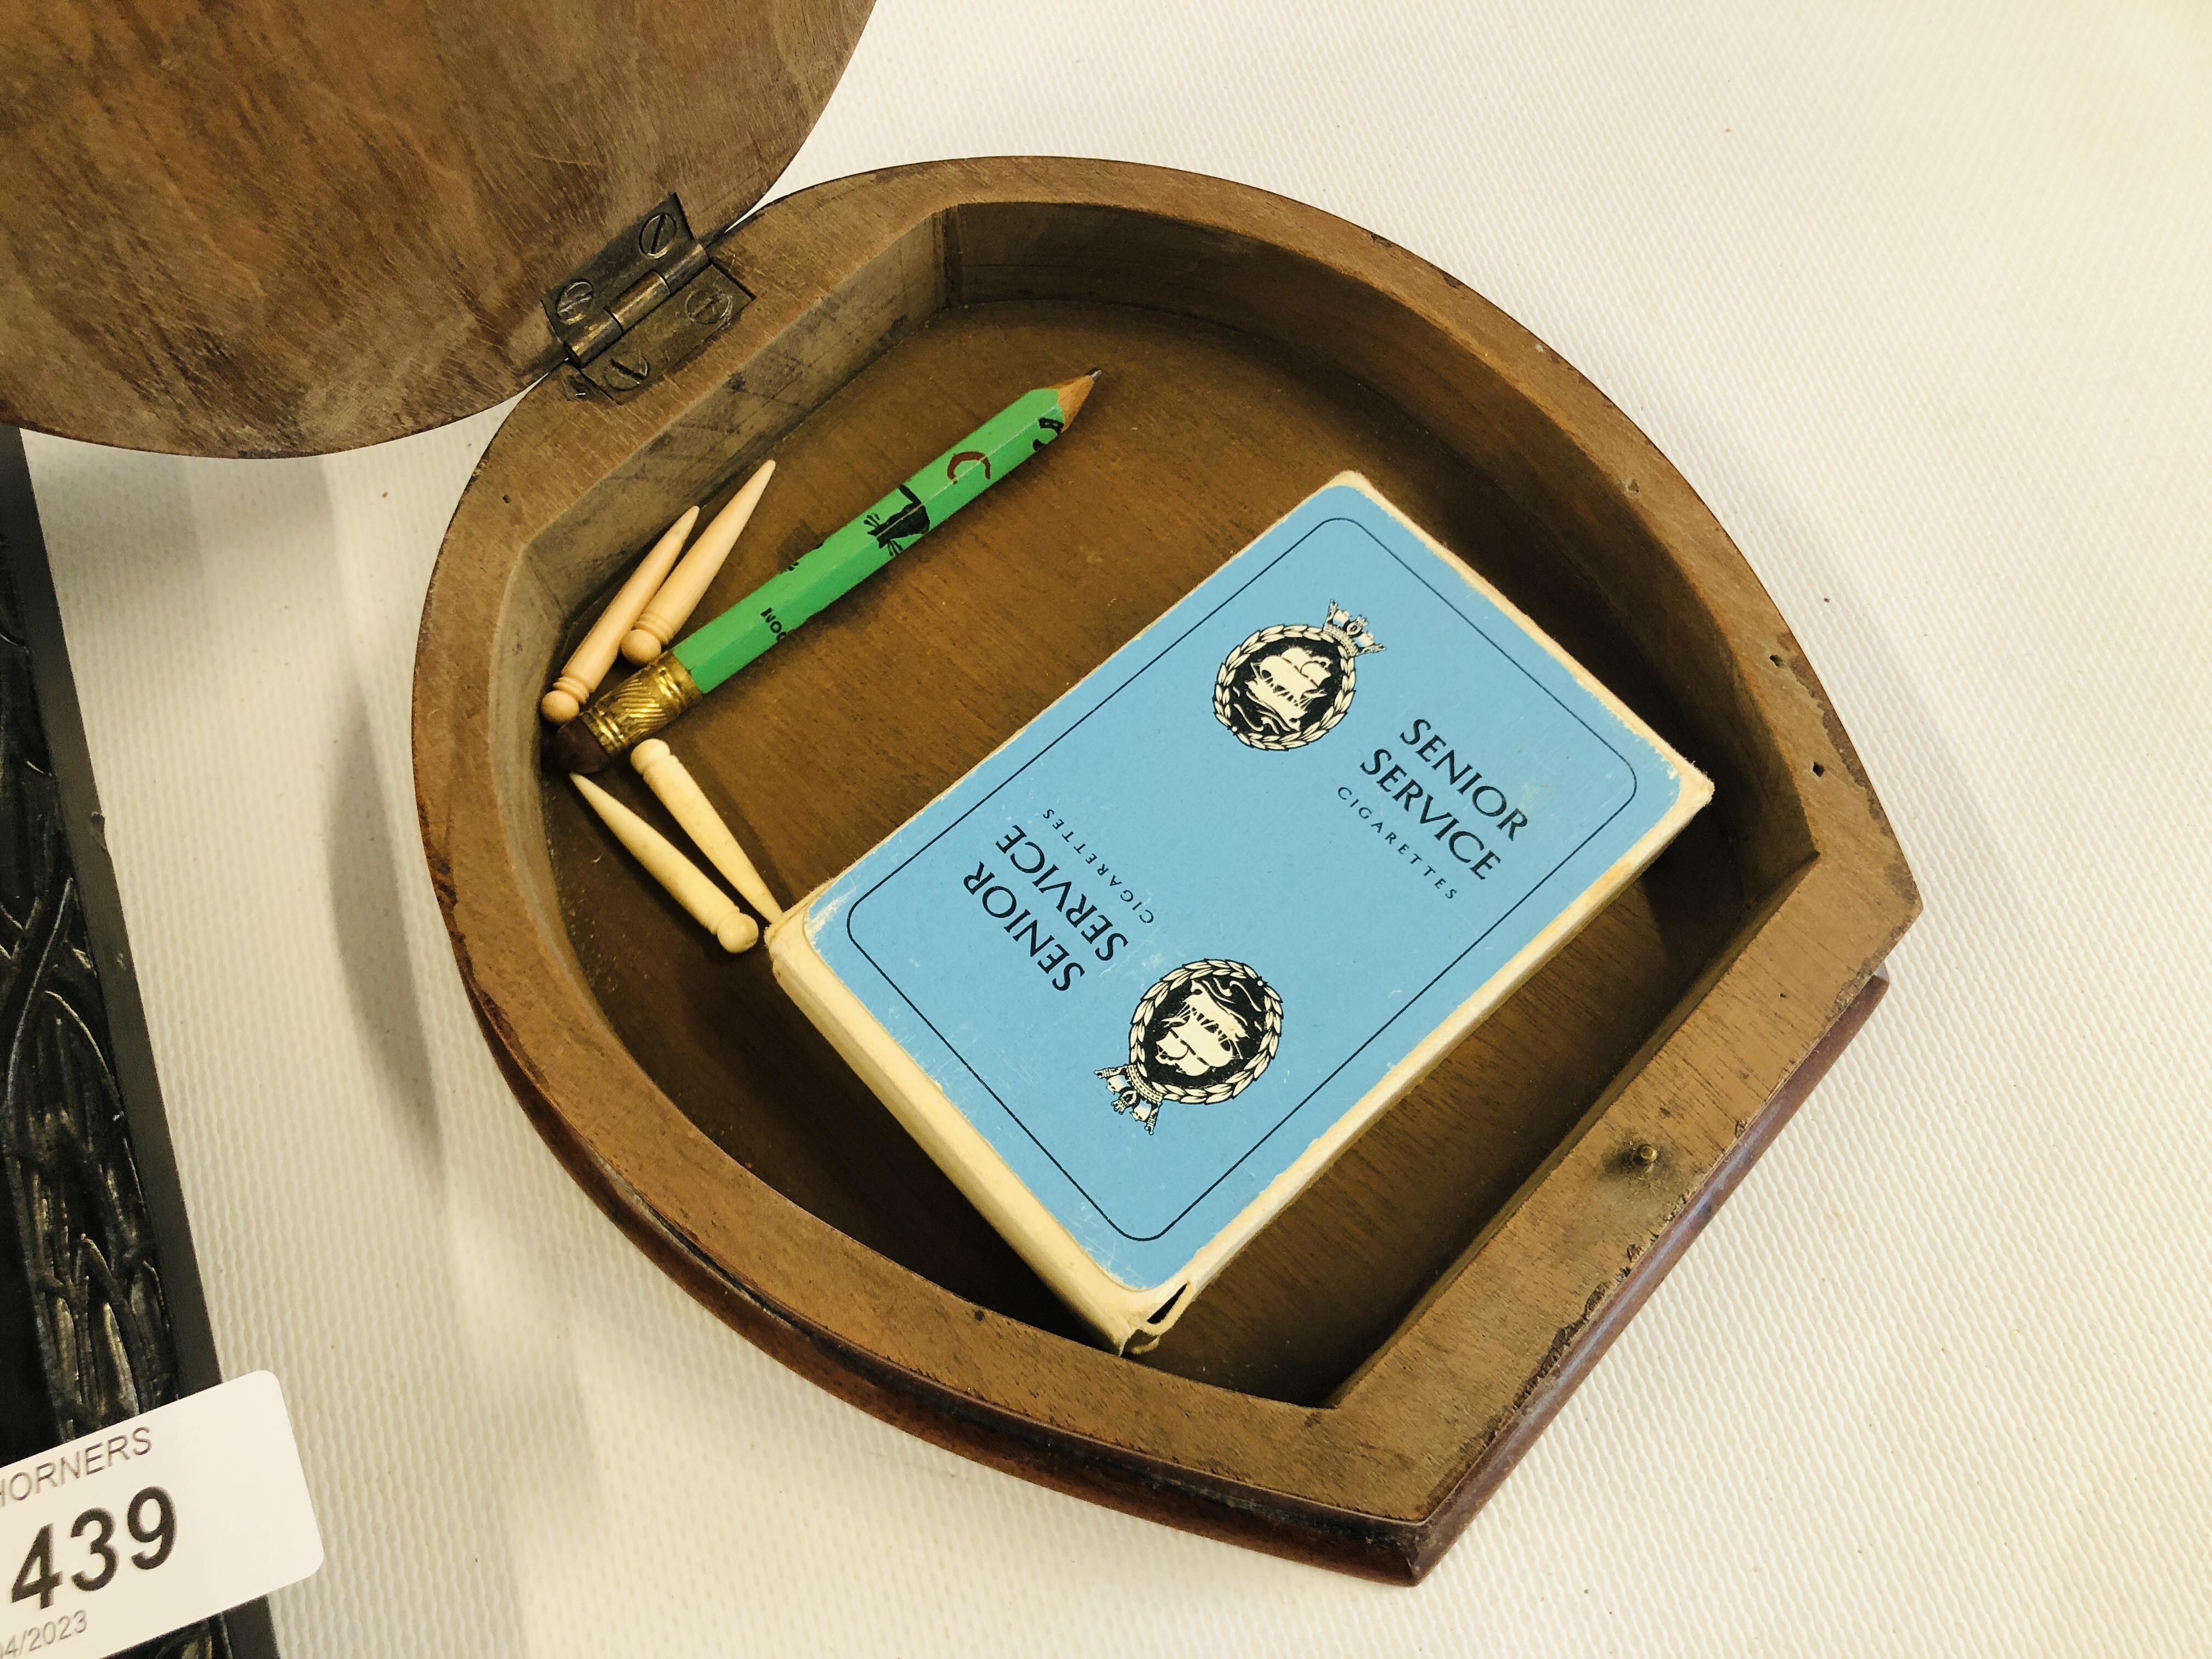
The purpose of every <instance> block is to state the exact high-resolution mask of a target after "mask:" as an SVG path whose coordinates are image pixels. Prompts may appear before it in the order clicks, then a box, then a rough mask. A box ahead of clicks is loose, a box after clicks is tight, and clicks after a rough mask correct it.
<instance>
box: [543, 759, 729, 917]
mask: <svg viewBox="0 0 2212 1659" xmlns="http://www.w3.org/2000/svg"><path fill="white" fill-rule="evenodd" d="M568 781H570V782H572V783H574V785H575V786H576V787H577V788H578V789H580V790H581V791H582V792H583V795H584V799H586V800H587V801H589V802H590V803H591V805H592V811H594V812H597V813H598V814H599V817H600V819H601V821H602V822H603V823H605V825H606V826H607V828H608V829H611V830H613V831H614V832H615V839H616V840H617V841H618V842H621V843H622V844H623V846H624V847H627V848H629V851H630V854H631V856H632V857H634V858H635V859H636V860H637V861H638V862H639V863H640V864H641V865H643V866H645V868H646V873H647V874H648V875H650V876H651V877H652V878H653V879H654V880H655V881H657V882H659V884H661V885H662V886H663V887H665V888H666V889H667V890H668V895H669V896H670V897H671V898H672V899H674V900H675V901H676V902H678V904H680V905H682V906H683V907H684V908H685V909H686V910H689V911H690V913H691V918H692V920H693V921H696V922H697V923H698V924H699V925H700V926H701V927H704V928H705V929H706V930H707V931H708V933H712V934H713V935H714V940H715V943H717V944H718V945H720V946H721V947H722V948H723V949H724V950H725V951H728V952H729V953H730V954H731V955H732V956H735V955H736V954H737V953H738V952H739V951H750V950H751V949H752V947H753V944H754V941H756V940H757V939H759V938H760V924H759V923H758V922H757V921H754V920H753V919H752V918H751V917H750V916H749V915H746V914H745V913H744V911H743V910H740V909H739V908H738V902H737V901H736V900H735V899H733V898H732V897H731V896H729V895H728V894H727V893H726V892H724V891H723V890H721V889H720V888H719V887H717V886H715V885H714V883H713V882H712V881H710V880H708V878H707V872H705V871H703V870H702V869H701V868H700V867H699V866H697V865H696V864H694V863H692V862H691V860H690V859H687V858H685V857H684V854H681V853H679V852H678V851H677V850H676V848H675V845H674V843H672V842H670V841H669V839H668V838H667V837H666V836H664V835H662V834H661V833H660V832H659V830H658V829H654V828H653V826H652V825H651V824H649V823H647V822H646V821H645V820H644V819H643V818H641V817H638V815H637V814H636V813H635V812H633V811H630V810H629V807H627V806H624V805H623V804H622V803H621V802H620V801H618V800H617V799H615V798H614V797H613V796H612V795H610V794H609V793H607V792H606V791H605V790H604V789H602V788H600V787H599V785H598V784H596V783H593V782H592V781H591V780H590V779H589V778H587V777H584V776H582V775H580V774H578V773H574V772H571V773H570V774H568Z"/></svg>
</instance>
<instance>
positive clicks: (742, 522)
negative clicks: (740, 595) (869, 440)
mask: <svg viewBox="0 0 2212 1659" xmlns="http://www.w3.org/2000/svg"><path fill="white" fill-rule="evenodd" d="M774 471H775V462H774V461H763V462H762V463H761V464H760V465H759V466H758V467H757V468H756V469H754V471H753V476H752V477H750V478H748V479H746V480H745V482H744V486H743V487H742V488H741V489H738V493H737V494H736V495H732V496H731V497H730V500H729V504H728V505H727V506H726V507H723V509H722V510H721V511H720V513H716V514H715V515H714V518H713V519H712V520H709V521H708V525H707V527H706V528H705V529H704V530H702V531H701V532H699V539H698V540H697V541H696V542H694V543H692V544H691V550H690V552H689V553H687V554H685V555H684V562H683V563H682V564H679V565H678V566H677V567H676V568H675V570H674V571H673V572H671V574H670V575H669V578H668V580H666V581H665V582H663V583H662V584H661V585H660V591H659V592H657V593H655V594H654V595H653V599H652V600H651V602H650V603H648V604H647V605H646V607H645V609H644V610H643V611H640V612H639V613H638V617H637V620H636V621H635V623H632V624H631V625H630V630H629V635H627V636H626V637H625V638H624V639H623V642H622V653H623V656H625V657H627V658H629V659H630V660H631V661H632V662H634V663H640V664H643V663H648V662H651V661H652V660H653V659H654V658H655V657H657V656H659V654H660V653H662V652H664V651H665V650H666V649H667V648H668V642H669V641H671V640H672V639H674V638H675V637H676V630H677V629H679V628H681V627H683V626H684V623H686V622H688V621H690V617H691V613H692V611H695V610H696V609H697V608H698V605H699V601H700V599H702V597H703V596H704V595H705V593H706V592H707V589H708V587H709V586H711V585H712V584H713V582H714V578H715V576H716V575H718V574H720V571H721V568H722V561H723V560H725V559H726V558H728V557H729V556H730V550H731V549H732V548H733V547H735V546H736V545H737V544H738V537H739V536H741V535H743V534H744V528H745V526H746V524H747V523H748V522H749V521H750V520H751V518H752V516H753V508H755V507H758V506H759V505H760V498H761V491H763V489H767V488H768V480H769V474H770V473H772V472H774Z"/></svg>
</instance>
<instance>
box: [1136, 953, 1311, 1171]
mask: <svg viewBox="0 0 2212 1659" xmlns="http://www.w3.org/2000/svg"><path fill="white" fill-rule="evenodd" d="M1282 1040H1283V999H1282V998H1281V997H1280V996H1279V995H1278V994H1276V991H1275V987H1273V986H1272V985H1270V984H1268V983H1267V981H1266V980H1264V979H1262V978H1261V977H1260V975H1259V972H1258V970H1257V969H1253V968H1250V967H1249V966H1247V965H1246V964H1245V963H1241V962H1231V961H1228V960H1226V959H1225V958H1219V957H1209V958H1207V959H1206V960H1205V961H1202V962H1186V963H1183V965H1182V967H1180V968H1178V969H1176V970H1175V971H1174V972H1172V973H1170V974H1167V975H1164V976H1163V977H1162V978H1161V979H1159V980H1158V981H1157V982H1156V983H1154V985H1153V986H1152V989H1151V990H1149V991H1147V992H1146V993H1145V994H1144V996H1143V998H1142V999H1141V1000H1139V1002H1138V1004H1137V1008H1136V1012H1134V1013H1133V1014H1132V1015H1131V1016H1130V1018H1129V1059H1128V1063H1127V1065H1122V1066H1109V1067H1108V1068H1106V1069H1105V1070H1103V1071H1102V1072H1100V1073H1098V1075H1099V1076H1100V1077H1102V1078H1103V1079H1106V1086H1107V1087H1108V1088H1109V1089H1110V1090H1112V1091H1114V1109H1115V1111H1117V1112H1127V1114H1128V1115H1130V1116H1131V1117H1132V1118H1133V1119H1135V1120H1136V1121H1138V1122H1139V1123H1141V1124H1143V1125H1144V1126H1145V1133H1147V1134H1150V1133H1152V1132H1153V1131H1154V1130H1155V1129H1157V1128H1158V1127H1159V1120H1160V1107H1161V1105H1162V1104H1163V1103H1165V1102H1167V1101H1170V1100H1179V1101H1188V1102H1191V1103H1199V1104H1218V1103H1220V1102H1222V1101H1225V1100H1233V1099H1235V1098H1236V1097H1237V1096H1238V1095H1241V1094H1243V1092H1244V1091H1245V1090H1247V1089H1249V1088H1250V1087H1251V1086H1252V1085H1253V1084H1255V1083H1256V1082H1257V1081H1259V1078H1260V1073H1262V1072H1264V1071H1266V1070H1267V1062H1268V1061H1269V1060H1273V1059H1274V1057H1275V1050H1276V1048H1278V1047H1279V1046H1280V1044H1281V1042H1282Z"/></svg>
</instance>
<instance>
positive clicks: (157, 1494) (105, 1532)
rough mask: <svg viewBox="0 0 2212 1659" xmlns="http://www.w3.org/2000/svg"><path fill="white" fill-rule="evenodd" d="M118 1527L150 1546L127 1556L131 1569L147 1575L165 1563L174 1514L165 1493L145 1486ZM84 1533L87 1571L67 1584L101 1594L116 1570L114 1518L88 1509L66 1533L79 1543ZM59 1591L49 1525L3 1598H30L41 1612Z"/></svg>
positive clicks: (72, 1576)
mask: <svg viewBox="0 0 2212 1659" xmlns="http://www.w3.org/2000/svg"><path fill="white" fill-rule="evenodd" d="M148 1510H152V1511H153V1518H152V1519H151V1520H150V1521H149V1520H148V1519H146V1518H145V1516H146V1512H147V1511H148ZM123 1524H124V1525H125V1527H127V1528H129V1529H130V1532H131V1536H132V1537H133V1538H135V1539H137V1541H139V1542H140V1543H142V1544H146V1545H149V1546H151V1547H150V1548H148V1549H143V1550H134V1551H132V1552H131V1565H133V1566H135V1567H139V1568H143V1569H144V1570H145V1571H149V1572H150V1571H153V1570H154V1569H155V1567H158V1566H160V1565H161V1563H162V1562H164V1561H166V1560H167V1559H169V1549H170V1547H171V1546H172V1545H173V1544H174V1543H175V1542H176V1541H177V1511H176V1507H175V1506H174V1505H173V1504H171V1503H170V1502H169V1494H168V1493H167V1492H163V1491H162V1490H161V1488H160V1487H159V1486H149V1487H147V1488H146V1489H145V1491H143V1492H140V1493H139V1494H138V1495H137V1497H136V1498H132V1499H131V1505H130V1507H129V1508H128V1509H126V1510H124V1512H123ZM87 1533H90V1534H92V1539H91V1541H90V1542H89V1544H88V1546H87V1548H88V1550H89V1552H90V1559H89V1560H88V1562H87V1564H86V1565H87V1568H88V1571H81V1572H73V1573H71V1574H70V1576H69V1581H70V1583H72V1584H74V1585H76V1587H77V1588H78V1589H81V1590H96V1589H106V1588H107V1585H108V1582H109V1581H110V1580H111V1579H112V1578H113V1577H115V1574H116V1571H117V1569H118V1566H119V1565H121V1563H120V1562H119V1561H118V1559H117V1557H116V1553H115V1547H114V1543H113V1540H114V1537H115V1517H114V1516H112V1515H110V1514H109V1513H108V1512H107V1511H106V1510H86V1511H85V1512H84V1513H83V1514H82V1515H80V1516H77V1518H76V1523H75V1524H74V1525H72V1526H71V1527H70V1537H72V1538H82V1537H83V1536H84V1535H85V1534H87ZM61 1587H62V1576H61V1574H59V1573H58V1572H56V1571H54V1529H53V1527H52V1523H51V1522H49V1523H48V1524H47V1525H46V1526H43V1527H40V1528H39V1534H38V1536H37V1537H35V1538H33V1540H31V1553H29V1554H28V1555H26V1556H25V1557H24V1558H23V1565H21V1567H20V1568H18V1569H17V1570H16V1572H15V1589H14V1590H13V1591H12V1592H11V1593H10V1594H9V1597H8V1599H9V1601H11V1602H14V1601H29V1600H30V1599H31V1598H32V1597H33V1596H34V1595H35V1596H37V1597H38V1598H39V1606H40V1608H42V1609H43V1608H46V1607H52V1606H53V1604H54V1592H55V1591H56V1590H58V1589H60V1588H61Z"/></svg>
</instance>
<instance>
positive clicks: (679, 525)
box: [538, 507, 699, 726]
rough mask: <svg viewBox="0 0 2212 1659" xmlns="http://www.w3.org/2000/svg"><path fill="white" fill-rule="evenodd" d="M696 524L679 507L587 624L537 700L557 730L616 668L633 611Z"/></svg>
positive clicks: (693, 513) (694, 512) (692, 514)
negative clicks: (550, 685)
mask: <svg viewBox="0 0 2212 1659" xmlns="http://www.w3.org/2000/svg"><path fill="white" fill-rule="evenodd" d="M698 522H699V509H698V508H697V507H686V508H684V516H683V517H682V518H680V519H678V520H677V521H676V522H675V523H674V524H672V525H671V526H668V530H667V532H666V533H665V534H664V535H663V536H662V537H661V538H660V539H659V541H657V542H655V543H654V544H653V550H652V551H651V552H650V553H647V555H646V556H644V557H643V558H642V559H640V560H639V561H638V563H637V568H636V569H635V570H633V571H631V572H630V573H629V580H628V581H626V582H624V583H623V585H622V587H621V588H620V590H619V591H617V593H616V594H615V596H614V598H613V599H610V600H609V601H608V602H607V608H606V609H605V611H602V612H601V613H600V615H599V621H597V622H595V623H592V631H591V632H590V633H588V634H586V635H584V642H583V643H582V644H581V645H580V646H578V647H576V653H575V655H574V656H572V657H570V658H569V659H568V666H567V667H566V668H563V669H562V671H561V677H560V678H558V679H556V680H555V681H554V682H553V689H552V690H550V691H548V692H547V693H546V694H545V695H544V696H543V697H540V698H539V699H538V713H539V714H543V715H544V716H545V718H546V719H547V720H551V721H552V722H553V724H554V725H556V726H561V725H565V724H566V723H567V722H568V721H569V720H574V719H575V718H576V711H577V710H578V709H579V708H582V707H583V706H584V703H585V702H586V700H587V699H588V698H589V697H590V696H591V695H592V692H594V691H596V690H599V682H600V681H601V680H603V679H605V678H606V674H607V670H609V669H610V668H612V667H613V666H614V665H615V652H616V650H617V648H618V647H620V646H621V644H622V637H623V635H624V634H626V633H628V632H629V628H630V624H631V623H635V621H636V620H637V616H638V612H639V611H642V610H644V609H645V605H646V601H647V600H648V599H651V598H652V597H653V592H654V590H655V589H657V588H658V587H659V586H660V584H661V580H662V579H663V578H664V577H665V576H666V575H667V574H668V568H669V566H671V565H672V564H674V563H675V562H676V556H677V555H678V553H681V552H682V551H683V550H684V538H685V537H686V536H688V535H690V533H691V526H693V525H695V524H696V523H698Z"/></svg>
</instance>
